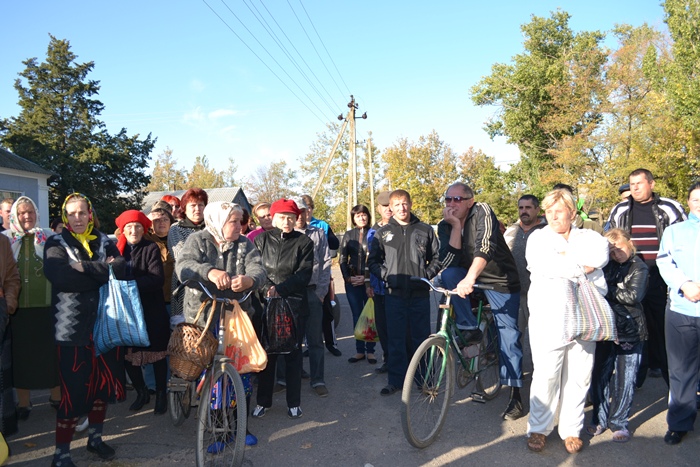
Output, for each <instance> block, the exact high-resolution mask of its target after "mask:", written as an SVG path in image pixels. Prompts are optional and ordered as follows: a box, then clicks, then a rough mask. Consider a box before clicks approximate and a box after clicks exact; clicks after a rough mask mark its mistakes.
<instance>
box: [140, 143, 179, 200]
mask: <svg viewBox="0 0 700 467" xmlns="http://www.w3.org/2000/svg"><path fill="white" fill-rule="evenodd" d="M185 189H187V171H186V170H184V169H181V168H178V167H177V161H176V160H175V158H174V157H173V150H172V149H170V148H166V149H165V150H164V151H163V153H162V154H160V155H159V156H158V157H157V158H156V163H155V166H154V167H153V173H152V174H151V183H149V184H148V186H147V187H146V191H149V192H151V191H177V190H185Z"/></svg>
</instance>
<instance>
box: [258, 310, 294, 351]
mask: <svg viewBox="0 0 700 467" xmlns="http://www.w3.org/2000/svg"><path fill="white" fill-rule="evenodd" d="M300 306H301V299H300V298H295V297H287V298H281V297H276V298H270V299H268V301H267V306H266V307H265V314H264V315H263V332H262V337H263V348H264V349H265V351H266V352H267V353H268V354H287V353H291V352H293V351H295V350H296V349H298V348H299V338H298V333H299V330H298V329H297V327H298V322H299V318H298V316H299V315H298V312H297V310H298V309H299V307H300Z"/></svg>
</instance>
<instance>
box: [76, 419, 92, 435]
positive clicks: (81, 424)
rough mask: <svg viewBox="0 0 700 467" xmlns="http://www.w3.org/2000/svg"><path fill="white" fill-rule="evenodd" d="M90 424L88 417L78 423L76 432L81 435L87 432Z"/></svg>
mask: <svg viewBox="0 0 700 467" xmlns="http://www.w3.org/2000/svg"><path fill="white" fill-rule="evenodd" d="M89 424H90V422H89V421H88V419H87V417H83V418H82V419H81V420H80V421H79V422H78V424H77V425H76V426H75V431H77V432H78V433H81V432H83V431H85V430H87V427H88V425H89Z"/></svg>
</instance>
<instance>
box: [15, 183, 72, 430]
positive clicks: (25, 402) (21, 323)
mask: <svg viewBox="0 0 700 467" xmlns="http://www.w3.org/2000/svg"><path fill="white" fill-rule="evenodd" d="M3 234H5V235H6V236H7V237H9V239H10V243H11V245H12V254H13V256H14V258H15V261H17V267H18V268H19V274H20V277H21V278H22V291H21V292H20V294H19V305H18V308H17V311H16V312H15V314H13V315H12V316H11V317H10V322H11V326H12V378H13V382H14V386H15V388H16V390H17V399H18V400H17V416H18V417H19V419H20V420H26V419H27V418H28V417H29V414H30V412H31V410H32V404H31V402H30V400H29V396H30V392H29V391H30V390H31V389H49V388H50V389H51V394H50V395H49V404H51V406H52V407H53V408H58V405H59V404H60V403H61V390H60V388H59V386H58V369H57V366H58V364H57V360H56V345H55V344H54V342H53V314H52V313H51V284H50V283H49V281H48V280H47V279H46V276H44V245H45V244H46V239H47V238H48V237H49V236H51V235H53V232H51V230H49V229H42V228H41V227H39V212H38V210H37V208H36V205H35V204H34V201H32V200H31V199H29V198H27V197H26V196H20V197H19V198H17V201H15V203H14V204H13V205H12V208H11V210H10V229H9V230H6V231H4V232H3Z"/></svg>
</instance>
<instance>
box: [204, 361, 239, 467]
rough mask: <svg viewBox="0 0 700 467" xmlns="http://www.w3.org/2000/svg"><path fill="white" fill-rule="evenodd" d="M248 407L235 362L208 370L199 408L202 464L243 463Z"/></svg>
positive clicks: (229, 464)
mask: <svg viewBox="0 0 700 467" xmlns="http://www.w3.org/2000/svg"><path fill="white" fill-rule="evenodd" d="M212 372H213V377H212V375H211V373H212ZM247 410H248V409H247V406H246V399H245V389H244V387H243V381H241V377H240V375H239V374H238V372H236V370H235V369H234V368H233V366H231V365H230V364H228V363H222V364H218V365H214V367H213V368H211V369H210V370H208V371H207V374H206V375H205V382H204V386H203V388H202V393H201V396H200V403H199V409H198V423H197V465H198V466H199V467H202V466H226V467H229V466H240V465H242V464H243V451H244V450H245V436H246V422H247V419H246V415H247Z"/></svg>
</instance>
